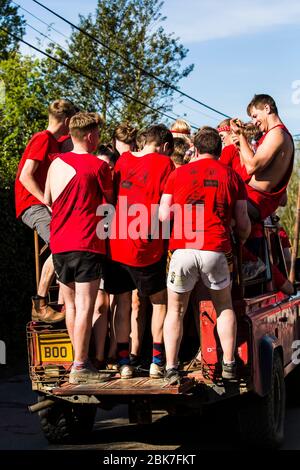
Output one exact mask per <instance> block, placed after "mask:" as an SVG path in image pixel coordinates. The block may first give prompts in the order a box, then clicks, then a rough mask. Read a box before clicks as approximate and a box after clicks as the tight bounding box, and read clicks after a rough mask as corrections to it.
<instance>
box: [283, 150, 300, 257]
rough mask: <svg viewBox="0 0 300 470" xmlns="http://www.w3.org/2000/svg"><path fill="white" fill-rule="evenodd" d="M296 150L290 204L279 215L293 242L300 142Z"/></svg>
mask: <svg viewBox="0 0 300 470" xmlns="http://www.w3.org/2000/svg"><path fill="white" fill-rule="evenodd" d="M295 148H296V152H295V166H294V171H293V174H292V176H291V180H290V182H289V185H288V203H287V205H286V207H284V208H283V209H281V210H280V214H279V215H280V218H281V220H280V222H281V224H282V225H283V227H284V228H285V230H286V231H287V234H288V236H289V238H290V241H291V242H293V240H294V228H295V221H296V209H297V199H298V188H299V182H300V141H298V142H295ZM299 255H300V253H299Z"/></svg>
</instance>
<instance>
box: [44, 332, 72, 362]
mask: <svg viewBox="0 0 300 470" xmlns="http://www.w3.org/2000/svg"><path fill="white" fill-rule="evenodd" d="M37 339H38V348H37V355H38V361H39V362H55V363H58V362H61V363H63V362H73V347H72V343H71V340H70V338H69V336H68V335H67V334H66V333H56V334H40V335H38V337H37Z"/></svg>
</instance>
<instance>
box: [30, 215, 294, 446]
mask: <svg viewBox="0 0 300 470" xmlns="http://www.w3.org/2000/svg"><path fill="white" fill-rule="evenodd" d="M297 226H299V223H298V222H297ZM264 233H265V237H264V240H263V242H264V243H263V246H262V253H261V257H262V259H263V261H264V263H265V264H266V268H267V269H266V271H265V272H264V273H263V274H262V275H260V277H259V278H256V279H254V280H252V281H248V282H242V279H241V275H240V273H241V270H240V268H239V266H240V265H241V263H240V261H241V260H240V256H239V254H237V260H239V262H237V263H236V270H235V273H236V274H235V276H234V284H233V291H232V292H233V302H234V309H235V312H236V315H237V321H238V336H237V352H236V356H237V360H238V379H237V380H236V381H232V382H226V381H224V382H223V381H222V378H221V348H220V344H219V341H218V337H217V333H216V312H215V310H214V307H213V305H212V303H211V301H210V300H209V299H203V300H201V301H200V302H199V315H200V331H201V353H202V361H201V367H200V368H199V369H198V370H191V368H189V367H187V368H186V370H185V371H183V372H182V374H183V377H182V382H181V384H180V385H166V384H165V383H164V381H163V380H162V379H151V378H149V376H147V374H144V375H143V373H140V374H139V375H138V376H136V377H134V378H132V379H129V380H121V379H120V377H119V375H118V373H117V372H113V373H112V374H111V379H110V380H109V381H107V382H105V383H101V384H99V385H98V384H97V385H71V384H69V383H68V374H69V371H70V368H71V364H72V360H73V350H72V344H71V341H70V338H69V336H68V334H67V330H66V327H65V325H64V324H55V325H53V324H52V325H51V324H46V323H42V322H30V323H29V324H28V325H27V340H28V356H29V373H30V378H31V381H32V387H33V390H35V391H36V392H37V393H38V403H36V404H34V405H32V406H31V407H29V408H30V410H31V411H32V412H35V411H36V412H38V413H39V416H40V421H41V425H42V429H43V431H44V433H45V436H46V437H47V439H48V440H49V442H52V443H61V444H62V443H65V442H74V441H75V442H80V439H81V438H82V437H83V436H86V435H87V433H89V432H91V430H92V428H93V423H94V418H95V412H96V408H97V407H101V408H103V409H106V410H107V409H112V408H113V407H114V406H117V405H119V404H127V405H128V410H129V420H130V422H136V423H141V424H143V423H151V419H152V411H153V410H157V409H159V410H166V411H167V412H169V413H172V414H175V415H176V414H177V413H178V414H179V413H180V414H182V413H184V414H187V415H188V414H195V413H196V412H199V413H200V412H201V410H203V408H204V407H207V406H209V405H211V404H213V403H216V402H219V401H221V400H227V399H229V398H231V399H232V398H235V399H236V400H234V402H235V406H234V410H235V413H237V418H238V423H239V433H240V436H241V439H242V440H243V441H244V442H246V443H247V444H248V445H249V444H251V445H259V446H261V447H265V448H266V447H271V448H274V447H278V446H279V445H280V444H281V443H282V441H283V439H284V420H285V396H286V390H285V377H286V376H287V375H288V374H289V373H290V372H291V371H292V370H293V369H294V368H295V367H296V366H297V363H298V360H297V358H298V356H297V348H296V346H297V345H298V344H300V342H299V343H298V340H300V292H299V290H298V288H297V286H298V283H297V280H296V282H295V283H294V285H295V294H294V295H292V296H287V295H285V294H282V293H281V292H278V291H276V290H274V286H273V284H272V269H271V267H272V264H276V265H277V267H278V269H279V270H280V271H281V272H282V273H283V274H284V275H286V276H287V271H286V265H285V259H284V256H283V250H282V246H281V241H280V237H279V236H278V228H277V226H276V224H273V223H272V222H271V223H269V224H268V225H267V224H266V223H265V224H264ZM35 237H36V254H37V256H36V260H37V265H36V269H37V273H38V272H39V266H38V255H39V253H40V251H39V247H38V242H37V235H36V234H35ZM296 238H297V239H298V236H297V237H296ZM296 252H297V250H296ZM296 261H297V260H296V255H295V254H294V260H293V262H292V272H293V273H295V272H296V271H297V269H296V267H297V262H296ZM293 281H294V279H293ZM194 355H195V351H190V356H191V360H192V359H193V356H194ZM299 357H300V354H299ZM294 374H295V373H294ZM297 374H299V372H298V371H297V372H296V375H297ZM241 395H244V396H243V397H241ZM232 402H233V401H232V400H230V401H229V402H228V403H230V404H232Z"/></svg>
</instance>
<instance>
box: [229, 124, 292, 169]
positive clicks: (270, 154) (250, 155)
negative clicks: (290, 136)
mask: <svg viewBox="0 0 300 470" xmlns="http://www.w3.org/2000/svg"><path fill="white" fill-rule="evenodd" d="M230 126H231V127H232V131H233V132H234V133H235V135H236V136H237V137H238V139H239V142H240V156H241V163H242V164H243V165H245V167H246V170H247V173H248V174H249V175H255V174H256V173H259V172H260V171H261V170H263V169H265V168H266V167H267V166H268V165H269V164H270V163H271V162H272V160H273V158H274V157H275V156H276V155H277V154H278V152H279V151H280V149H281V148H282V146H283V144H284V136H283V133H282V131H281V130H280V129H274V130H273V131H272V132H270V133H269V134H268V135H266V137H265V139H264V141H263V143H262V144H261V145H260V146H259V147H258V149H257V152H256V153H255V154H254V152H253V151H252V150H251V148H250V146H249V144H248V142H247V139H246V137H245V136H244V134H243V129H242V128H240V127H238V126H237V125H236V123H235V122H234V121H231V122H230Z"/></svg>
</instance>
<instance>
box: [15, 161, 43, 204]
mask: <svg viewBox="0 0 300 470" xmlns="http://www.w3.org/2000/svg"><path fill="white" fill-rule="evenodd" d="M39 164H40V162H39V161H36V160H30V159H28V160H26V162H25V165H24V166H23V168H22V171H21V174H20V182H21V183H22V185H23V186H24V188H26V189H27V191H29V192H30V194H32V195H33V196H34V197H36V198H37V199H38V200H39V201H41V203H42V204H44V194H43V191H42V190H41V188H40V187H39V185H38V183H37V182H36V180H35V178H34V173H35V172H36V170H37V169H38V166H39Z"/></svg>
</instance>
